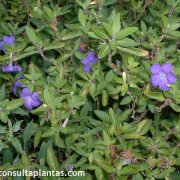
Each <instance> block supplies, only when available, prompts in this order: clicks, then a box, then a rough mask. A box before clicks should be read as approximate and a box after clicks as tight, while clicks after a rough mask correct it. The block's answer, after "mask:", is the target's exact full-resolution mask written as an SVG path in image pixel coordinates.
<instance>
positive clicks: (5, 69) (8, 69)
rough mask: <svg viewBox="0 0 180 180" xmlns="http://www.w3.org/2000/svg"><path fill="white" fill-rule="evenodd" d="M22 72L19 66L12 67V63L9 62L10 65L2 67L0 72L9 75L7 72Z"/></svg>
mask: <svg viewBox="0 0 180 180" xmlns="http://www.w3.org/2000/svg"><path fill="white" fill-rule="evenodd" d="M20 71H22V68H21V66H19V65H16V66H14V65H13V62H12V61H10V63H9V64H8V65H7V66H2V72H5V73H9V72H20Z"/></svg>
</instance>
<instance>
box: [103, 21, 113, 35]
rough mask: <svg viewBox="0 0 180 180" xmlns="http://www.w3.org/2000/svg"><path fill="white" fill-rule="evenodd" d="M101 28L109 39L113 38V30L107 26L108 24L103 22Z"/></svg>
mask: <svg viewBox="0 0 180 180" xmlns="http://www.w3.org/2000/svg"><path fill="white" fill-rule="evenodd" d="M103 26H104V29H105V30H106V32H107V33H108V35H109V36H110V37H113V29H112V27H111V25H109V24H108V23H106V22H104V23H103Z"/></svg>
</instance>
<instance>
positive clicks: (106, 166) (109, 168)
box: [95, 159, 114, 173]
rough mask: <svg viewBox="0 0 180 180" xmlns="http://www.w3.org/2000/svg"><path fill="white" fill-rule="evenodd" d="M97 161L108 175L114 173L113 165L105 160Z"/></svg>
mask: <svg viewBox="0 0 180 180" xmlns="http://www.w3.org/2000/svg"><path fill="white" fill-rule="evenodd" d="M95 161H96V163H97V165H98V166H99V167H101V168H102V169H104V170H105V171H106V172H107V173H112V172H113V170H114V168H113V166H112V165H111V164H109V163H107V162H105V161H103V160H100V159H96V160H95Z"/></svg>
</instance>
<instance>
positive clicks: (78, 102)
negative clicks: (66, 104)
mask: <svg viewBox="0 0 180 180" xmlns="http://www.w3.org/2000/svg"><path fill="white" fill-rule="evenodd" d="M86 101H87V99H86V97H83V96H73V97H72V98H71V99H70V106H71V107H72V108H79V107H80V106H82V105H84V104H85V103H86Z"/></svg>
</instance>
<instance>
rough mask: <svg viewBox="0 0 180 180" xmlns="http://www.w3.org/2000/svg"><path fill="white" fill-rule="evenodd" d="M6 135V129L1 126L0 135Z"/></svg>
mask: <svg viewBox="0 0 180 180" xmlns="http://www.w3.org/2000/svg"><path fill="white" fill-rule="evenodd" d="M4 133H6V128H5V127H4V126H1V125H0V134H4Z"/></svg>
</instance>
